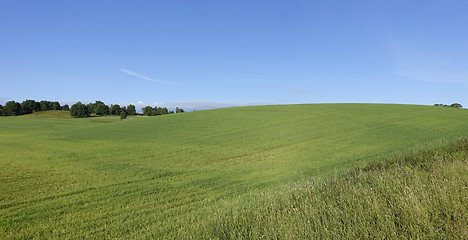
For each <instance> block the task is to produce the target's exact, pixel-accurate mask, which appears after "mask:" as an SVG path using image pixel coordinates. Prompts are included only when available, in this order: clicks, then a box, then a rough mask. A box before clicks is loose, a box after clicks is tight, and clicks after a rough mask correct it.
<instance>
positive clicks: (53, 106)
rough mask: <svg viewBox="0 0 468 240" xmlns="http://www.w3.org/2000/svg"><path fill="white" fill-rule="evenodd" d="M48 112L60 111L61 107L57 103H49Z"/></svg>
mask: <svg viewBox="0 0 468 240" xmlns="http://www.w3.org/2000/svg"><path fill="white" fill-rule="evenodd" d="M50 108H51V109H50V110H60V109H62V106H60V103H59V102H51V103H50Z"/></svg>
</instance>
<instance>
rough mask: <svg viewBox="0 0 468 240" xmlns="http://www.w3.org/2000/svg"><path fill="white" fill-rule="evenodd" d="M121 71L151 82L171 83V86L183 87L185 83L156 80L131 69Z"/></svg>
mask: <svg viewBox="0 0 468 240" xmlns="http://www.w3.org/2000/svg"><path fill="white" fill-rule="evenodd" d="M120 71H121V72H123V73H126V74H129V75H132V76H135V77H139V78H141V79H144V80H146V81H150V82H155V83H161V84H166V85H171V86H177V87H183V86H184V85H181V84H178V83H173V82H167V81H161V80H156V79H152V78H149V77H147V76H143V75H141V74H138V73H136V72H132V71H130V70H127V69H120Z"/></svg>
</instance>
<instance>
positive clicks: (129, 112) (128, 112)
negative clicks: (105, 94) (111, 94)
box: [127, 104, 136, 115]
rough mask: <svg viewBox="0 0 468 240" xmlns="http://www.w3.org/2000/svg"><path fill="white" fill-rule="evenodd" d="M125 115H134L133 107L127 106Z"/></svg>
mask: <svg viewBox="0 0 468 240" xmlns="http://www.w3.org/2000/svg"><path fill="white" fill-rule="evenodd" d="M127 114H128V115H136V110H135V105H132V104H130V105H128V107H127Z"/></svg>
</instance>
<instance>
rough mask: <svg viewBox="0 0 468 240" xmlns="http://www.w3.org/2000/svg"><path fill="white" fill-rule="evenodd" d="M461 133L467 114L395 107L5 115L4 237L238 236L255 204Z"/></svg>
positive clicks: (1, 130) (0, 127) (1, 162)
mask: <svg viewBox="0 0 468 240" xmlns="http://www.w3.org/2000/svg"><path fill="white" fill-rule="evenodd" d="M467 136H468V110H465V109H454V108H442V107H432V106H413V105H390V104H311V105H280V106H254V107H239V108H226V109H215V110H206V111H196V112H187V113H181V114H171V115H164V116H156V117H141V116H137V117H133V116H130V120H127V121H120V119H119V117H89V118H83V119H75V118H70V117H68V115H66V114H64V113H60V112H56V111H55V112H53V113H48V114H45V115H44V116H42V117H41V116H37V115H36V116H32V115H28V116H21V117H0V153H1V155H0V169H1V171H0V193H1V194H0V239H8V238H12V239H22V238H39V239H42V238H55V239H63V238H99V239H100V238H112V239H115V238H122V239H128V238H159V239H167V238H190V237H192V238H198V237H200V236H204V238H209V237H211V236H213V238H217V237H219V238H236V236H237V235H236V233H235V232H230V231H231V229H235V228H236V227H235V226H242V224H241V223H249V221H254V220H252V219H251V218H255V216H257V215H256V214H253V213H255V212H252V211H251V210H250V211H249V210H247V211H246V216H252V217H251V218H250V219H246V220H242V218H240V217H236V218H234V219H232V216H233V215H235V216H238V213H239V212H244V211H245V209H249V208H250V207H252V208H258V209H262V207H264V206H265V205H268V204H269V203H268V204H266V203H261V200H259V199H262V196H272V194H276V193H278V195H279V196H281V194H283V192H285V191H289V190H287V189H290V188H289V187H288V186H293V185H297V184H301V183H304V182H306V181H310V180H311V179H313V181H315V182H322V181H325V180H326V179H328V178H331V177H337V176H341V175H343V174H347V173H348V172H350V171H351V170H353V169H356V168H362V167H364V166H366V165H368V164H371V163H372V162H375V161H377V160H379V159H384V158H390V157H392V156H395V155H402V154H406V153H410V152H411V151H413V150H414V149H415V148H421V149H424V148H427V146H431V144H430V143H433V142H436V141H447V142H451V141H456V140H458V139H461V138H464V137H467ZM463 156H465V155H463ZM465 158H466V157H465ZM462 166H464V167H465V170H466V163H465V164H462ZM439 167H440V168H442V167H441V166H439ZM457 171H458V172H462V173H463V170H460V168H458V170H457ZM465 179H466V178H465ZM465 184H466V182H465ZM465 190H466V188H465ZM395 191H396V190H395ZM284 194H285V196H286V197H288V198H290V197H291V195H290V194H289V193H284ZM288 194H289V195H288ZM460 194H461V195H462V196H463V193H460ZM465 197H466V196H465ZM259 204H260V205H259ZM262 204H263V205H262ZM304 208H305V207H304V206H303V207H302V209H304ZM465 210H466V209H465ZM259 211H260V210H259ZM265 211H266V212H267V210H265ZM233 213H235V214H233ZM465 214H466V213H465ZM224 218H226V224H225V225H222V224H223V222H224V220H223V221H220V219H224ZM285 221H289V220H288V219H286V220H285ZM291 221H292V220H291ZM220 224H221V225H220ZM234 225H235V226H234ZM230 226H232V228H231V227H230ZM272 226H273V225H264V226H261V227H263V229H264V230H265V229H266V230H268V229H269V228H272ZM463 227H464V226H462V228H463ZM465 230H466V229H465ZM219 231H223V232H225V234H224V235H223V234H219ZM462 232H463V231H462ZM256 234H258V235H255V234H254V235H249V233H247V234H245V233H243V235H242V236H241V237H244V238H249V237H254V238H259V237H261V236H262V235H264V234H260V232H256ZM465 234H466V231H465ZM267 236H270V237H272V238H275V237H278V236H279V237H283V238H288V235H284V234H283V235H282V234H272V235H267ZM320 236H325V237H327V236H328V237H333V235H326V234H323V235H320ZM361 236H362V235H361ZM296 237H299V238H300V237H301V236H297V235H296ZM302 237H304V236H302Z"/></svg>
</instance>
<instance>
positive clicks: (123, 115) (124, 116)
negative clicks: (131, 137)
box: [120, 111, 127, 120]
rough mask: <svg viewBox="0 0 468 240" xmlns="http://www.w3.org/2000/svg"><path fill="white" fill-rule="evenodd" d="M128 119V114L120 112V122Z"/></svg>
mask: <svg viewBox="0 0 468 240" xmlns="http://www.w3.org/2000/svg"><path fill="white" fill-rule="evenodd" d="M126 118H127V112H125V111H122V112H120V120H123V119H126Z"/></svg>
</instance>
